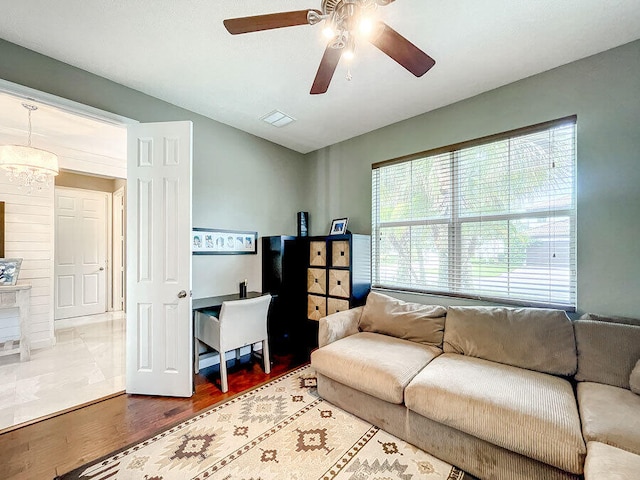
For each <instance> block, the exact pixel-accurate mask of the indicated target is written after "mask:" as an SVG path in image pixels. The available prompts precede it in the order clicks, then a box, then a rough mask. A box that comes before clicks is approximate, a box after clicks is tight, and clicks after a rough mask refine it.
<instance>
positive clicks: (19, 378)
mask: <svg viewBox="0 0 640 480" xmlns="http://www.w3.org/2000/svg"><path fill="white" fill-rule="evenodd" d="M55 335H56V345H55V346H54V347H52V348H44V349H39V350H34V351H32V352H31V360H30V361H28V362H20V359H19V355H8V356H5V357H0V430H2V429H5V428H7V427H10V426H13V425H18V424H20V423H23V422H28V421H30V420H33V419H36V418H39V417H42V416H45V415H50V414H52V413H55V412H58V411H60V410H64V409H67V408H70V407H73V406H75V405H80V404H83V403H86V402H90V401H92V400H95V399H98V398H101V397H104V396H107V395H110V394H112V393H116V392H119V391H122V390H124V385H125V370H124V369H125V350H124V348H125V316H124V313H123V312H108V313H104V314H101V315H92V316H88V317H77V318H70V319H64V320H57V321H56V323H55Z"/></svg>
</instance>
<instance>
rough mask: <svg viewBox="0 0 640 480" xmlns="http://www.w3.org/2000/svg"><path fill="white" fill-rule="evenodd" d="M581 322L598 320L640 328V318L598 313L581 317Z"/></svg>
mask: <svg viewBox="0 0 640 480" xmlns="http://www.w3.org/2000/svg"><path fill="white" fill-rule="evenodd" d="M580 319H581V320H597V321H599V322H609V323H624V324H626V325H638V326H640V318H631V317H618V316H615V315H609V316H607V315H599V314H597V313H585V314H584V315H582V316H581V317H580Z"/></svg>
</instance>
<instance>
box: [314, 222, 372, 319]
mask: <svg viewBox="0 0 640 480" xmlns="http://www.w3.org/2000/svg"><path fill="white" fill-rule="evenodd" d="M308 242H309V250H308V251H309V262H308V266H307V319H309V320H315V321H318V320H320V319H321V318H322V317H325V316H327V315H331V314H332V313H336V312H339V311H344V310H348V309H349V308H353V307H356V306H359V305H362V304H364V302H365V300H366V298H367V294H368V293H369V290H370V289H371V237H370V236H369V235H359V234H346V235H329V236H323V237H309V239H308Z"/></svg>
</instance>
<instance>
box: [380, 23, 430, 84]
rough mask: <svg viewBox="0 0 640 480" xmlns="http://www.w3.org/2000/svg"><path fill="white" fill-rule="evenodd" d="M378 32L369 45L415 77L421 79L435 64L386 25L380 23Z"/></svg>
mask: <svg viewBox="0 0 640 480" xmlns="http://www.w3.org/2000/svg"><path fill="white" fill-rule="evenodd" d="M378 30H380V31H379V33H378V35H376V36H375V37H374V38H372V39H371V40H370V41H371V43H372V44H373V45H375V46H376V47H378V49H380V50H381V51H382V52H383V53H386V54H387V55H388V56H390V57H391V58H393V59H394V60H395V61H396V62H398V63H399V64H400V65H402V66H403V67H404V68H406V69H407V70H409V71H410V72H411V73H413V74H414V75H415V76H416V77H421V76H422V75H424V74H425V73H427V72H428V71H429V69H431V67H433V66H434V65H435V64H436V61H435V60H434V59H433V58H431V57H430V56H429V55H427V54H426V53H424V52H423V51H422V50H420V49H419V48H418V47H416V46H415V45H414V44H413V43H411V42H410V41H409V40H407V39H406V38H404V37H403V36H402V35H400V34H399V33H398V32H396V31H395V30H394V29H393V28H391V27H390V26H389V25H387V24H386V23H383V22H380V25H379V26H378Z"/></svg>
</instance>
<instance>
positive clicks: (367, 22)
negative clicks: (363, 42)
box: [358, 17, 373, 38]
mask: <svg viewBox="0 0 640 480" xmlns="http://www.w3.org/2000/svg"><path fill="white" fill-rule="evenodd" d="M358 31H359V32H360V35H363V36H364V37H365V38H366V37H368V36H369V35H371V32H373V20H371V18H370V17H363V18H361V19H360V22H359V23H358Z"/></svg>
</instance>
